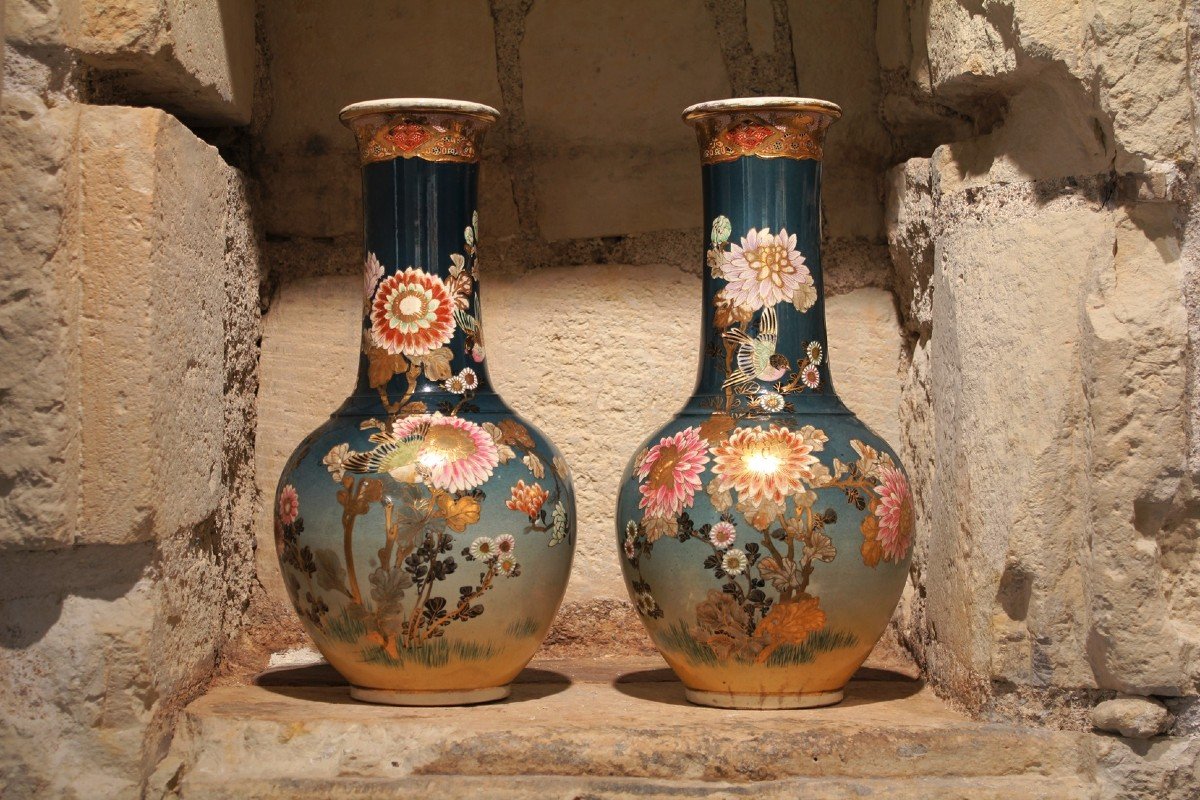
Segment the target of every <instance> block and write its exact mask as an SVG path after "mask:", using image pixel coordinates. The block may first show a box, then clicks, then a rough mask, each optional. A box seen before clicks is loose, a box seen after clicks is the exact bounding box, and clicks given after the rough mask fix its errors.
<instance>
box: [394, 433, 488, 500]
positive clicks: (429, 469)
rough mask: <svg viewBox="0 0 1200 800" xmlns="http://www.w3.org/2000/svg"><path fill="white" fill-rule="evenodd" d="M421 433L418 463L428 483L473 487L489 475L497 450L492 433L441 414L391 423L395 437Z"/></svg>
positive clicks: (453, 489)
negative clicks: (422, 434) (422, 435)
mask: <svg viewBox="0 0 1200 800" xmlns="http://www.w3.org/2000/svg"><path fill="white" fill-rule="evenodd" d="M422 432H424V437H423V438H422V441H421V448H420V450H419V451H418V453H417V463H418V464H419V465H420V467H421V468H422V470H423V471H424V472H426V473H427V474H428V476H429V477H428V478H427V481H428V483H429V484H430V485H431V486H433V487H435V488H438V489H443V490H445V491H447V492H462V491H465V490H467V489H473V488H475V487H476V486H478V485H479V484H481V483H483V482H484V481H486V480H487V479H488V478H490V477H491V476H492V470H494V469H495V468H496V465H497V464H498V463H500V453H499V451H497V449H496V442H495V441H494V440H493V439H492V435H491V434H490V433H488V432H487V431H486V430H484V429H483V428H482V427H480V426H479V425H476V424H475V423H474V422H469V421H468V420H465V419H462V418H460V417H444V416H442V415H441V414H416V415H414V416H411V417H402V418H401V419H398V420H396V424H395V425H393V426H392V435H393V436H395V437H396V438H397V439H404V438H407V437H409V436H413V435H416V434H420V433H422Z"/></svg>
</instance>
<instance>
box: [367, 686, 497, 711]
mask: <svg viewBox="0 0 1200 800" xmlns="http://www.w3.org/2000/svg"><path fill="white" fill-rule="evenodd" d="M511 691H512V688H511V687H510V686H509V685H508V684H505V685H504V686H488V687H485V688H483V689H464V690H461V691H448V692H399V691H396V690H394V689H367V688H365V687H362V686H351V687H350V696H351V697H353V698H354V699H355V700H361V701H363V702H364V703H378V704H380V705H388V706H471V705H475V704H477V703H490V702H492V701H493V700H503V699H504V698H506V697H508V695H509V694H510V692H511Z"/></svg>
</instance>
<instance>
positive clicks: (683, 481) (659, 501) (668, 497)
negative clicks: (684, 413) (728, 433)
mask: <svg viewBox="0 0 1200 800" xmlns="http://www.w3.org/2000/svg"><path fill="white" fill-rule="evenodd" d="M707 464H708V447H707V445H706V443H705V441H704V440H703V439H701V438H700V431H699V429H697V428H684V429H683V430H681V431H679V432H678V433H676V434H675V435H674V436H667V437H664V438H663V439H662V440H661V441H660V442H659V443H658V444H656V445H654V447H651V448H650V449H649V450H648V451H647V452H646V456H645V458H643V459H642V460H641V463H640V464H638V466H637V470H636V473H637V476H638V480H639V482H640V485H639V487H638V490H639V491H640V492H641V493H642V499H641V502H640V503H638V507H639V508H644V509H646V516H648V517H663V518H674V517H676V516H678V515H679V512H680V511H682V510H683V509H685V508H690V507H691V505H692V502H693V499H694V498H695V495H696V490H697V489H699V488H700V473H702V472H704V467H705V465H707Z"/></svg>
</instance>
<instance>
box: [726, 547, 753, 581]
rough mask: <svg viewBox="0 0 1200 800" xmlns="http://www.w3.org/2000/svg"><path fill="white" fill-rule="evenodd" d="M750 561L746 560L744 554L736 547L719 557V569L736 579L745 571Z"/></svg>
mask: <svg viewBox="0 0 1200 800" xmlns="http://www.w3.org/2000/svg"><path fill="white" fill-rule="evenodd" d="M749 563H750V561H749V559H747V558H746V554H745V553H743V552H742V551H741V550H738V549H737V548H736V547H734V548H732V549H730V550H726V551H725V553H724V554H723V555H722V556H721V569H723V570H725V573H726V574H727V575H729V576H730V577H731V578H733V577H737V576H738V575H741V574H742V573H743V572H745V571H746V567H747V566H748V565H749Z"/></svg>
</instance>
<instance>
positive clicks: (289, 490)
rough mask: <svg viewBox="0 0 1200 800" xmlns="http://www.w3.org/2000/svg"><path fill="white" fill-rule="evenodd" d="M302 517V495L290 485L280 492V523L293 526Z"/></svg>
mask: <svg viewBox="0 0 1200 800" xmlns="http://www.w3.org/2000/svg"><path fill="white" fill-rule="evenodd" d="M298 516H300V495H299V494H297V493H296V487H295V486H292V485H291V484H290V483H289V484H288V485H287V486H284V487H283V488H282V489H280V490H279V521H280V522H282V523H283V524H284V525H291V524H292V523H293V522H295V521H296V517H298Z"/></svg>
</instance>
